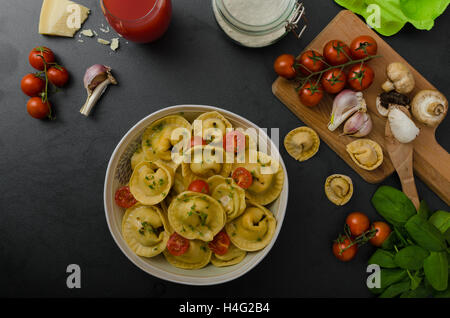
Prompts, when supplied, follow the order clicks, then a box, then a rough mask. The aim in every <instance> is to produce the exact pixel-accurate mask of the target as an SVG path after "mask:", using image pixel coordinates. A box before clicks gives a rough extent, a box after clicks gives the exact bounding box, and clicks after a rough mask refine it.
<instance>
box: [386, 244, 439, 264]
mask: <svg viewBox="0 0 450 318" xmlns="http://www.w3.org/2000/svg"><path fill="white" fill-rule="evenodd" d="M428 255H430V252H428V251H427V250H426V249H424V248H423V247H420V246H418V245H410V246H407V247H405V248H402V249H401V250H400V251H398V253H397V254H396V255H395V257H394V262H395V264H397V265H398V266H399V267H400V268H404V269H411V270H419V269H421V268H422V266H423V261H424V260H425V258H427V257H428Z"/></svg>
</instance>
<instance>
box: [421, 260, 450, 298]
mask: <svg viewBox="0 0 450 318" xmlns="http://www.w3.org/2000/svg"><path fill="white" fill-rule="evenodd" d="M423 270H424V272H425V277H426V279H427V281H428V282H429V283H430V284H431V286H433V288H434V289H436V290H437V291H444V290H446V289H447V287H448V258H447V253H446V252H431V253H430V255H429V256H428V257H427V258H426V259H425V261H424V262H423Z"/></svg>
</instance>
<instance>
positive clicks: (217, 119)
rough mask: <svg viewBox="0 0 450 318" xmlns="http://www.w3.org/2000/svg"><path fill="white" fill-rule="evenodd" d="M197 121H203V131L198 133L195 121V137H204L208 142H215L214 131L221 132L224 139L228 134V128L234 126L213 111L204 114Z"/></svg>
mask: <svg viewBox="0 0 450 318" xmlns="http://www.w3.org/2000/svg"><path fill="white" fill-rule="evenodd" d="M196 120H199V121H201V123H202V131H201V133H200V132H196V131H195V129H196V125H195V121H194V127H193V128H194V135H196V136H197V135H198V136H202V137H203V139H204V140H208V141H215V137H217V136H215V135H214V134H213V132H214V130H216V129H217V130H220V132H221V133H222V137H223V136H224V135H225V134H226V132H227V128H228V129H230V128H233V126H232V125H231V123H230V122H229V121H228V119H226V118H225V117H223V116H222V115H221V114H220V113H218V112H216V111H212V112H207V113H203V114H201V115H200V116H198V117H197V119H196Z"/></svg>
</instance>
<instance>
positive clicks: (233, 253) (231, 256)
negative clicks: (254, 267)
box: [211, 243, 247, 267]
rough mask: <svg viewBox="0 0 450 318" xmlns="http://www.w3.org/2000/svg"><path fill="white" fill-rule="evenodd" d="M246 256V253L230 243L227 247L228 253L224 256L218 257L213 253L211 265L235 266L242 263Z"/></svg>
mask: <svg viewBox="0 0 450 318" xmlns="http://www.w3.org/2000/svg"><path fill="white" fill-rule="evenodd" d="M246 255H247V252H246V251H243V250H241V249H239V248H237V247H236V246H234V244H233V243H230V246H228V251H227V252H226V253H225V254H224V255H218V254H215V253H213V254H212V256H211V263H212V264H213V265H214V266H217V267H225V266H231V265H236V264H238V263H240V262H242V260H243V259H244V258H245V256H246Z"/></svg>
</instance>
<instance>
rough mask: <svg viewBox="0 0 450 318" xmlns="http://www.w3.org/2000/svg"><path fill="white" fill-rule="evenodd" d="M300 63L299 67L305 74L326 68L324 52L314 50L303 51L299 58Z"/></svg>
mask: <svg viewBox="0 0 450 318" xmlns="http://www.w3.org/2000/svg"><path fill="white" fill-rule="evenodd" d="M298 63H299V64H300V65H298V66H297V69H298V70H300V72H301V73H302V74H303V75H309V74H311V73H315V72H319V71H321V70H323V69H324V68H325V63H324V62H323V56H322V54H320V53H319V52H317V51H314V50H308V51H305V52H303V53H302V55H300V58H299V59H298Z"/></svg>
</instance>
